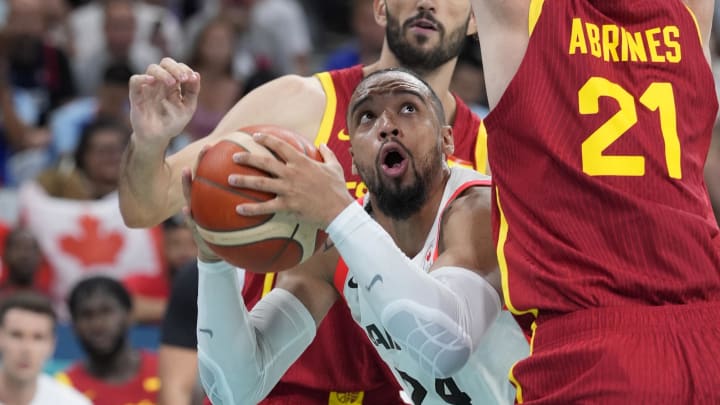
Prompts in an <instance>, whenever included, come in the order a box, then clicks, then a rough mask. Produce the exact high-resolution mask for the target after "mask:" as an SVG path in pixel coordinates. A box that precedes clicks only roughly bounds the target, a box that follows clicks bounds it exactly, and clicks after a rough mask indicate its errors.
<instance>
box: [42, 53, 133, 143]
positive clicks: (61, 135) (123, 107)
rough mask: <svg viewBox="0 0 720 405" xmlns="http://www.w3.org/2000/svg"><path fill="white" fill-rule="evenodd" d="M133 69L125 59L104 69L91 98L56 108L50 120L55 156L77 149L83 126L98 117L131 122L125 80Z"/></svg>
mask: <svg viewBox="0 0 720 405" xmlns="http://www.w3.org/2000/svg"><path fill="white" fill-rule="evenodd" d="M131 76H132V70H131V69H130V67H129V66H128V65H127V63H125V62H118V63H113V64H111V65H110V66H108V67H107V68H106V69H105V73H104V75H103V81H102V84H101V85H100V87H99V88H98V91H97V93H96V94H95V96H93V97H84V98H79V99H76V100H75V101H72V102H70V103H67V104H66V105H64V106H62V107H60V108H59V109H57V110H55V111H54V112H53V113H52V115H51V116H50V119H49V127H50V133H51V135H52V151H53V152H54V153H55V155H56V156H59V157H67V156H70V155H71V154H72V153H73V152H74V151H75V150H76V148H77V146H78V142H79V139H80V137H81V135H82V131H83V128H85V127H86V126H88V125H89V124H90V123H92V122H93V121H95V120H97V119H109V120H113V121H115V122H117V123H119V124H122V125H125V126H127V128H129V125H130V113H129V104H128V91H129V90H128V83H129V81H130V77H131Z"/></svg>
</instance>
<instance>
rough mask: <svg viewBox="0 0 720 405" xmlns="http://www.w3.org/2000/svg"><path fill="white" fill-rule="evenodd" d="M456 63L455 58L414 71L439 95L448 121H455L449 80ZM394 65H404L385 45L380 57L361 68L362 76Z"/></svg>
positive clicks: (454, 107)
mask: <svg viewBox="0 0 720 405" xmlns="http://www.w3.org/2000/svg"><path fill="white" fill-rule="evenodd" d="M456 64H457V58H455V59H451V60H449V61H448V62H446V63H445V64H444V65H442V66H440V67H439V68H437V69H434V70H432V71H430V72H416V73H418V74H420V76H421V77H422V78H423V80H425V81H426V82H427V83H428V84H429V85H430V87H432V89H433V90H434V91H435V93H436V94H437V95H438V97H440V101H441V102H442V104H443V108H444V109H445V116H446V117H448V122H449V123H453V122H454V121H455V110H456V107H457V106H456V102H455V97H453V95H452V93H451V92H450V82H451V81H452V75H453V71H454V70H455V65H456ZM394 67H404V66H403V64H402V63H401V62H400V60H398V58H397V57H396V56H395V55H394V54H393V53H392V52H391V51H390V50H389V49H388V48H387V45H386V46H385V47H384V48H383V50H382V53H381V54H380V59H379V60H378V61H377V62H375V63H373V64H370V65H367V66H365V67H364V68H363V74H364V76H367V75H369V74H370V73H373V72H377V71H378V70H383V69H389V68H394Z"/></svg>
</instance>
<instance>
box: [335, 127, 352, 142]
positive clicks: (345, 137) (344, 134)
mask: <svg viewBox="0 0 720 405" xmlns="http://www.w3.org/2000/svg"><path fill="white" fill-rule="evenodd" d="M337 137H338V139H339V140H341V141H349V140H350V135H348V134H347V132H345V128H343V129H341V130H340V132H338V134H337Z"/></svg>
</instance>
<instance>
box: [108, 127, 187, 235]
mask: <svg viewBox="0 0 720 405" xmlns="http://www.w3.org/2000/svg"><path fill="white" fill-rule="evenodd" d="M166 147H167V145H166V144H165V145H164V144H144V145H139V144H138V143H137V141H136V140H135V137H134V135H133V137H132V138H131V141H130V143H129V144H128V147H127V149H126V150H125V153H124V155H123V163H122V167H121V170H120V181H119V185H118V190H119V194H120V213H121V214H122V217H123V220H124V221H125V224H126V225H128V226H130V227H149V226H154V225H157V224H158V223H160V222H162V221H163V220H165V219H166V218H168V217H170V216H171V215H173V214H174V213H175V212H177V211H179V210H180V208H181V206H182V198H180V197H178V198H175V199H173V198H171V192H172V190H173V187H177V188H179V187H180V184H179V182H180V180H179V177H178V178H177V181H176V182H177V183H178V184H177V185H173V173H172V170H171V168H170V166H169V165H168V164H167V163H166V162H165V149H166Z"/></svg>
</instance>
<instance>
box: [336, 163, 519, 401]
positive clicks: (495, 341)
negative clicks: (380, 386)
mask: <svg viewBox="0 0 720 405" xmlns="http://www.w3.org/2000/svg"><path fill="white" fill-rule="evenodd" d="M478 185H485V186H489V177H488V176H485V175H483V174H480V173H478V172H476V171H474V170H469V169H465V168H460V167H453V168H452V171H451V175H450V179H449V180H448V182H447V185H446V186H445V192H444V193H443V197H442V202H441V203H440V209H439V210H438V214H437V215H436V217H435V222H434V224H433V226H432V229H431V231H430V233H429V234H428V236H427V239H426V241H425V245H424V247H423V249H422V250H421V251H420V253H418V255H417V256H415V257H414V258H412V261H413V263H415V264H416V265H418V268H419V270H421V271H425V272H427V271H428V270H429V269H430V267H431V265H432V263H433V262H434V261H435V258H436V257H437V245H438V241H437V238H438V235H439V227H440V220H441V214H442V212H443V211H444V210H445V208H446V207H447V205H448V204H449V203H450V202H451V201H452V200H453V199H455V197H457V195H458V194H460V193H461V192H462V191H464V190H465V189H467V188H468V187H472V186H478ZM343 293H344V296H345V299H346V300H347V303H348V305H349V307H350V311H351V312H352V315H353V318H355V320H356V321H357V322H358V323H359V324H360V326H361V327H362V328H363V329H364V330H365V332H366V333H367V334H368V337H369V338H370V341H371V342H372V343H373V344H374V345H375V348H376V349H377V350H378V352H379V353H380V357H382V359H383V360H384V361H385V362H386V363H387V364H388V366H389V367H390V369H391V370H392V371H393V373H394V374H395V377H396V378H397V380H398V381H399V382H400V384H401V385H402V386H403V387H404V389H405V391H406V393H407V395H408V396H409V397H410V399H411V400H412V401H413V403H414V404H415V405H442V404H456V405H469V404H475V405H480V404H512V403H513V402H514V400H515V388H514V387H513V385H512V384H511V383H510V381H509V378H508V374H509V371H510V367H512V365H513V364H515V362H517V361H518V360H521V359H523V358H525V357H527V356H528V354H529V346H528V343H527V340H526V339H525V336H524V335H523V333H522V331H521V330H520V327H519V326H518V325H517V323H516V322H515V320H514V319H513V317H512V315H511V314H510V313H509V312H508V311H506V310H503V311H501V314H500V317H499V318H498V320H497V321H496V322H495V324H494V325H493V326H492V327H490V329H488V331H487V332H486V333H485V336H484V337H483V340H482V341H481V343H480V344H479V345H478V347H477V348H476V350H475V351H474V352H473V354H472V355H471V357H470V360H469V361H468V363H467V364H466V365H465V366H464V367H463V368H462V369H461V370H460V371H458V372H457V373H456V374H455V375H453V376H452V377H451V378H446V379H435V378H433V377H432V376H431V375H430V374H429V373H428V372H427V371H425V370H423V369H422V368H420V366H419V364H418V363H417V361H416V360H413V358H412V357H411V356H410V355H409V354H408V353H407V352H406V351H405V350H403V348H402V347H401V346H400V344H398V342H395V341H394V340H393V339H392V337H391V336H390V335H389V334H388V333H387V331H385V329H384V328H383V327H382V325H381V323H380V320H379V319H378V317H377V316H375V314H374V312H373V310H372V309H371V308H370V306H368V304H367V302H368V300H369V299H370V298H369V297H368V292H367V291H366V290H365V289H364V288H362V287H360V288H358V285H357V283H356V282H355V280H354V279H353V277H352V271H351V272H349V273H348V275H347V277H346V279H345V281H344V285H343Z"/></svg>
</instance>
